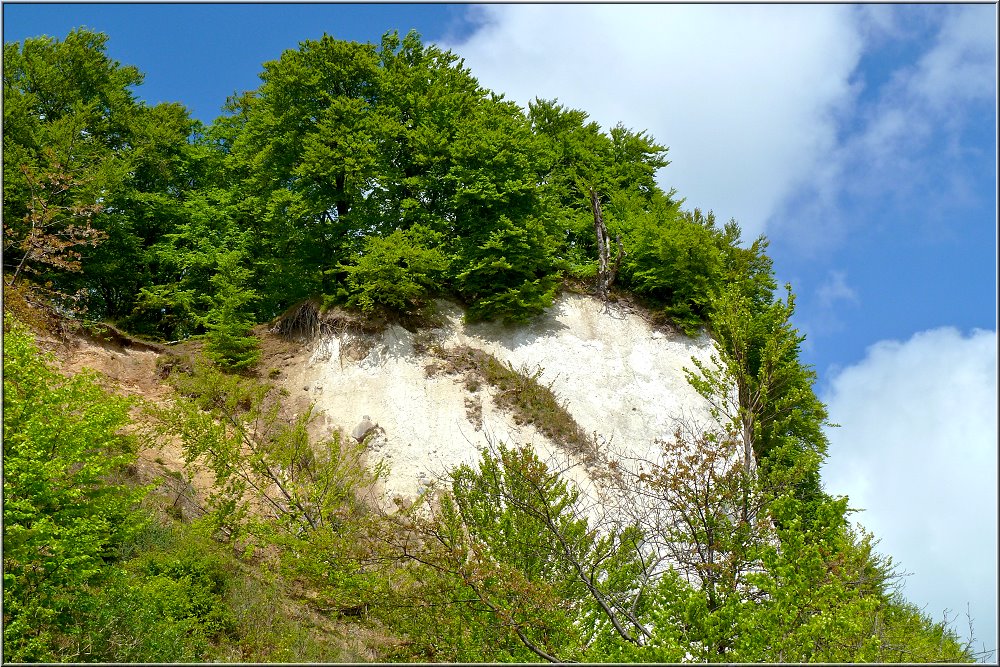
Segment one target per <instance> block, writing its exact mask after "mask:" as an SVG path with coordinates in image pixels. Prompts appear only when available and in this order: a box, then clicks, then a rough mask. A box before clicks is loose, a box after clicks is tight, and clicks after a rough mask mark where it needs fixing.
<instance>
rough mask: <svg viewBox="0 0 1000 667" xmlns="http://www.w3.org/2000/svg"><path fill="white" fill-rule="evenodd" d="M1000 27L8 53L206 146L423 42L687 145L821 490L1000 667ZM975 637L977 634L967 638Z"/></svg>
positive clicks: (298, 23)
mask: <svg viewBox="0 0 1000 667" xmlns="http://www.w3.org/2000/svg"><path fill="white" fill-rule="evenodd" d="M996 12H997V9H996V6H995V5H992V4H986V5H951V6H948V5H799V6H788V5H764V6H743V5H729V6H712V5H653V6H649V5H644V6H636V5H629V6H624V5H620V6H609V5H568V6H566V5H563V6H547V5H488V6H479V7H475V6H466V5H412V4H404V5H388V4H385V5H330V4H298V5H290V4H281V5H278V4H265V5H261V4H256V5H238V4H231V5H204V4H201V5H185V4H172V5H93V4H88V5H82V4H73V5H55V4H44V5H43V4H35V5H27V4H24V5H22V4H11V3H7V4H4V6H3V18H4V41H5V42H8V41H19V40H22V39H24V38H25V37H30V36H37V35H40V34H49V35H52V36H55V37H60V38H61V37H64V36H65V34H66V33H67V32H68V30H69V29H71V28H73V27H77V26H81V25H85V26H87V27H90V28H93V29H96V30H100V31H103V32H106V33H107V34H108V35H109V36H110V41H109V53H110V54H111V56H112V57H114V58H116V59H118V60H119V61H121V62H122V63H125V64H132V65H136V66H138V67H139V68H140V69H141V70H142V71H144V72H145V73H146V81H145V83H144V84H143V85H142V86H141V87H140V88H139V90H138V91H137V92H138V95H139V96H140V97H141V98H142V99H144V100H146V101H147V102H149V103H157V102H161V101H178V102H182V103H183V104H185V105H186V106H187V107H188V108H189V109H191V111H192V114H193V115H194V116H196V117H197V118H199V119H201V120H203V121H204V122H206V123H208V122H211V121H212V120H213V119H214V118H215V117H216V116H217V115H219V114H220V113H221V106H222V104H223V103H224V102H225V99H226V97H227V96H228V95H230V94H232V93H233V92H236V91H242V90H246V89H250V88H254V87H256V86H257V84H258V78H257V74H258V73H259V72H260V71H261V64H262V63H263V62H264V61H266V60H271V59H275V58H277V57H278V56H280V54H281V52H282V51H283V50H284V49H288V48H295V47H296V46H297V44H298V42H299V41H301V40H303V39H310V38H318V37H319V36H321V35H322V34H323V33H324V32H327V33H329V34H331V35H334V36H335V37H338V38H342V39H353V40H359V41H378V39H379V38H380V36H381V35H382V33H384V32H385V31H388V30H393V29H398V30H399V31H400V33H405V32H406V31H408V30H409V29H411V28H415V29H417V30H418V31H419V32H420V33H421V34H422V35H423V37H424V39H425V40H426V41H434V42H437V43H439V44H441V45H443V46H446V47H448V48H451V49H453V50H454V51H455V52H456V53H458V54H459V55H461V56H462V57H464V58H465V59H466V64H467V65H468V66H469V67H470V68H471V69H472V72H473V74H474V75H476V76H477V77H478V78H479V79H480V81H481V83H482V84H483V85H484V86H486V87H488V88H491V89H493V90H496V91H498V92H503V93H505V94H506V95H507V96H508V97H509V98H510V99H513V100H515V101H517V102H519V103H521V104H526V103H527V101H528V100H529V99H531V98H533V97H535V96H538V97H543V98H553V97H556V98H559V100H560V101H561V102H563V103H564V104H567V105H569V106H571V107H576V108H581V109H583V110H585V111H588V112H589V113H590V114H591V116H592V118H594V119H595V120H597V121H598V122H600V123H601V124H602V125H604V126H605V127H609V126H611V125H613V124H614V123H616V122H618V121H622V122H624V123H625V124H626V125H628V126H630V127H633V128H635V129H646V130H649V131H650V132H651V134H652V135H653V136H654V137H655V138H656V139H658V140H659V141H660V142H661V143H664V144H666V145H668V146H669V147H670V154H669V157H670V159H671V160H672V163H671V164H670V165H669V166H668V167H667V168H665V169H664V170H662V172H661V174H660V181H661V184H662V185H663V186H664V187H667V188H669V187H676V188H677V191H678V194H679V195H681V196H683V197H686V198H687V204H688V207H689V208H694V207H695V206H697V207H700V208H702V209H706V210H707V209H713V210H714V211H715V212H716V215H717V217H719V218H720V219H721V220H723V221H724V220H728V219H729V218H731V217H732V218H736V219H737V220H738V221H739V222H740V224H741V225H742V226H743V228H744V230H745V233H744V236H745V237H746V238H748V239H751V238H753V237H754V236H756V235H757V234H759V233H765V234H766V235H767V236H768V238H769V239H770V241H771V246H770V254H771V255H772V257H773V258H774V261H775V267H776V271H777V274H778V278H779V280H780V281H782V282H784V281H790V282H791V283H792V288H793V290H794V292H795V293H796V295H797V306H798V312H797V315H796V324H797V326H799V328H800V329H801V330H802V332H803V333H805V334H806V336H807V339H806V343H805V345H804V350H803V356H804V359H805V361H806V362H807V363H810V364H812V365H814V367H815V368H816V371H817V373H818V375H819V382H818V385H817V391H818V393H819V394H820V396H821V398H823V400H824V401H826V402H827V403H828V405H829V407H830V417H831V420H832V421H833V422H836V423H838V424H840V425H841V427H840V428H837V429H831V430H830V431H829V434H830V439H831V446H830V457H829V461H828V463H827V465H826V467H825V469H824V479H825V483H826V485H827V488H828V490H829V491H830V492H831V493H844V494H848V495H850V497H851V499H852V501H853V502H852V504H853V505H855V506H859V507H864V508H866V511H865V512H864V513H862V514H859V515H857V516H858V519H859V520H860V521H861V522H862V523H863V524H865V525H866V526H868V527H869V528H872V529H873V530H874V531H875V533H876V535H877V536H879V537H881V538H882V540H883V541H882V544H881V547H882V549H883V550H884V551H886V552H888V553H890V554H891V555H893V556H894V557H895V559H896V560H897V561H898V562H899V563H900V564H901V565H902V567H903V569H905V570H906V571H908V572H912V573H913V574H912V576H910V577H908V579H907V583H906V589H905V590H906V593H907V595H908V597H909V598H910V599H911V600H912V601H913V602H915V603H917V604H918V605H921V606H924V605H926V608H927V611H928V613H930V614H932V615H933V616H935V617H936V618H940V617H941V614H942V612H943V610H944V609H946V608H947V609H950V610H951V612H952V614H953V615H954V614H956V613H959V614H964V613H965V611H966V605H967V603H968V605H969V607H970V610H971V613H972V616H974V617H975V619H976V623H975V629H976V635H977V637H978V639H979V640H980V642H978V643H977V646H978V644H979V643H984V644H985V645H986V646H987V647H988V648H995V647H996V605H997V595H996V587H997V579H996V571H997V514H996V511H997V510H996V507H997V407H996V406H997V386H996V377H997V371H996V368H997V364H996V357H997V354H996V329H997V325H996V318H997V308H996V304H997V283H996V279H997V278H996V277H997V272H996V271H997V263H996V262H997V195H996V179H997V172H996V169H997V138H996V123H997V116H996V112H997V87H996V86H997V84H996V81H997V79H996V76H997V72H996V58H997V51H996V48H997V46H996V45H997V37H996V22H997V16H996ZM966 627H967V626H966V624H965V622H964V621H963V622H962V623H960V624H959V625H958V629H959V630H961V631H963V632H964V630H965V628H966Z"/></svg>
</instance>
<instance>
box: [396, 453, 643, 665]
mask: <svg viewBox="0 0 1000 667" xmlns="http://www.w3.org/2000/svg"><path fill="white" fill-rule="evenodd" d="M450 484H451V488H450V492H448V493H444V494H443V495H441V496H440V497H439V498H437V499H435V500H434V501H431V502H430V503H429V504H427V505H418V506H416V507H415V508H414V509H411V511H410V513H409V514H407V515H405V518H408V519H409V522H404V523H403V525H402V528H403V530H401V531H399V532H398V533H397V538H396V539H398V540H399V543H398V544H396V545H395V547H396V549H397V551H398V552H399V553H402V554H403V555H404V556H407V557H409V558H412V559H413V560H414V561H416V562H418V563H420V564H421V565H422V566H425V567H427V568H429V569H430V571H432V572H436V573H437V574H436V576H434V578H433V581H434V586H432V587H430V588H429V590H430V592H431V593H432V597H431V599H430V600H428V601H427V602H426V603H425V604H423V605H417V606H418V608H419V609H420V617H419V618H420V619H421V620H418V621H417V623H418V624H419V627H420V628H427V627H436V628H442V630H443V631H444V632H443V633H442V634H441V635H439V636H438V637H436V638H433V639H431V641H434V640H435V639H436V640H437V641H439V642H440V641H453V642H455V643H456V644H457V645H458V646H460V647H467V648H466V652H462V653H455V654H446V655H445V656H441V657H442V658H444V659H453V660H479V661H482V660H511V659H513V660H537V659H538V658H541V659H543V660H547V661H552V662H557V661H565V660H574V659H580V658H586V657H589V656H591V655H601V654H600V653H596V654H595V653H591V652H588V651H590V650H591V648H593V647H594V646H596V645H598V644H600V643H601V642H605V643H607V642H611V643H616V642H617V643H622V642H625V643H631V644H635V645H641V644H642V643H643V641H644V639H645V636H646V635H647V634H648V630H646V628H645V627H644V626H643V625H642V624H641V622H640V621H639V618H638V616H637V611H636V610H637V608H639V607H640V605H641V600H640V598H641V596H642V586H641V585H640V586H638V588H637V587H636V583H637V582H638V581H640V580H641V579H642V577H643V576H645V570H644V567H643V566H644V563H643V562H642V559H641V556H640V554H639V549H638V544H639V541H640V536H639V534H638V533H637V532H636V531H635V530H634V529H625V530H618V531H612V532H610V533H609V532H604V531H601V530H598V529H596V528H594V527H592V526H591V525H590V524H589V519H588V510H587V508H586V506H585V503H584V502H583V499H582V498H581V496H580V493H579V491H578V490H576V489H575V488H573V486H572V485H571V484H570V483H569V482H568V481H567V480H566V479H565V478H564V477H563V476H562V475H561V474H560V472H558V471H557V470H553V469H551V468H550V467H549V466H548V465H547V464H546V463H545V462H543V461H541V460H540V459H539V458H538V457H537V455H536V454H535V453H534V452H533V451H532V450H531V449H530V448H529V447H518V448H507V447H505V446H503V445H500V446H497V447H495V448H492V449H491V450H490V451H486V452H484V453H483V455H482V458H481V460H480V462H479V464H478V466H477V467H476V468H472V467H470V466H460V467H458V468H456V469H455V470H453V471H452V473H451V476H450ZM428 510H429V512H430V514H428V513H427V511H428ZM422 571H423V570H420V571H419V572H422ZM416 576H417V577H418V578H423V575H421V574H419V573H418V574H417V575H416ZM417 590H418V591H421V592H422V591H424V590H426V589H425V587H423V586H421V587H418V589H417ZM442 597H444V598H445V599H447V598H449V597H450V598H451V599H453V600H454V599H457V600H462V601H464V602H465V604H463V605H461V606H457V608H456V607H454V606H453V607H447V606H443V607H438V606H437V600H439V599H441V598H442ZM453 619H454V620H453ZM455 623H458V624H460V625H461V627H463V628H466V633H465V634H458V633H456V630H455V627H454V626H455Z"/></svg>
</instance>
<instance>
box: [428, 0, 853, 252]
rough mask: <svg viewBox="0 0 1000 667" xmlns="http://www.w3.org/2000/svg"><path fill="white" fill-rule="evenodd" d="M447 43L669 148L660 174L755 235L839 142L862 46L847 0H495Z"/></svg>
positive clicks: (490, 73) (470, 60)
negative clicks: (642, 0) (674, 1)
mask: <svg viewBox="0 0 1000 667" xmlns="http://www.w3.org/2000/svg"><path fill="white" fill-rule="evenodd" d="M478 11H480V12H481V14H480V15H479V18H480V19H481V22H482V25H481V27H480V29H479V30H478V31H476V32H475V33H474V34H473V35H472V36H471V37H470V38H469V39H467V40H466V41H465V42H463V43H459V44H452V45H447V46H448V47H449V48H452V49H453V50H454V51H455V52H456V53H458V54H459V55H461V56H462V57H464V58H465V60H466V64H467V65H468V66H469V67H470V68H471V69H472V71H473V73H474V74H475V76H476V77H478V78H479V80H480V82H481V83H482V84H483V85H484V86H486V87H488V88H490V89H493V90H495V91H498V92H503V93H506V94H507V97H508V98H510V99H513V100H515V101H517V102H518V103H520V104H522V105H526V104H527V103H528V101H529V100H531V99H534V98H535V97H541V98H558V99H559V100H560V102H561V103H563V104H564V105H567V106H570V107H573V108H579V109H583V110H584V111H587V112H588V113H590V115H591V117H592V118H593V119H594V120H596V121H598V122H599V123H601V125H602V126H604V127H605V128H607V127H610V126H612V125H614V124H615V123H617V122H619V121H621V122H623V123H624V124H625V125H627V126H629V127H631V128H633V129H645V130H649V131H650V133H651V134H652V135H653V136H654V137H655V138H656V139H657V140H658V141H660V142H661V143H663V144H666V145H668V146H669V147H670V152H669V154H668V158H669V159H670V160H671V161H672V164H671V165H670V166H668V167H667V168H666V169H665V170H663V171H662V172H661V185H663V186H664V187H665V188H670V187H676V188H677V190H678V194H679V195H680V196H682V197H686V198H687V207H688V208H694V207H700V208H702V209H706V210H707V209H713V210H714V211H715V212H716V216H717V217H718V218H719V219H720V220H722V221H725V220H728V219H729V218H731V217H735V218H736V219H737V220H739V222H740V223H741V225H742V227H743V228H744V232H745V233H744V237H745V238H747V239H751V238H753V237H754V236H756V235H757V234H758V233H760V232H762V231H764V226H765V222H766V220H767V219H768V217H769V216H770V215H771V214H772V213H773V212H774V211H775V209H776V208H777V207H778V205H779V204H780V203H781V201H782V200H783V199H784V198H785V197H786V196H787V195H788V194H789V193H790V192H791V191H792V190H793V189H794V188H795V186H796V185H798V184H800V183H801V182H802V181H803V179H805V178H807V177H808V175H809V174H810V173H811V172H812V171H813V170H814V169H815V168H817V166H818V165H819V164H820V162H821V161H822V158H823V156H824V155H825V154H826V153H828V152H829V151H830V150H832V148H833V147H834V145H835V140H836V137H835V132H836V124H835V116H836V114H837V113H838V111H840V110H841V109H842V108H843V107H844V105H847V104H849V103H850V101H851V99H852V94H853V91H852V89H851V87H850V85H849V83H848V80H849V77H850V75H851V72H852V71H853V69H854V67H855V65H856V64H857V62H858V59H859V57H860V53H861V42H860V39H859V37H858V34H857V29H856V24H855V22H854V21H853V20H852V13H851V11H850V8H849V7H844V6H828V5H809V6H779V5H764V6H742V5H741V6H725V7H722V6H711V5H603V6H602V5H571V6H565V5H562V6H560V5H520V4H519V5H490V6H487V7H484V8H481V9H479V10H478Z"/></svg>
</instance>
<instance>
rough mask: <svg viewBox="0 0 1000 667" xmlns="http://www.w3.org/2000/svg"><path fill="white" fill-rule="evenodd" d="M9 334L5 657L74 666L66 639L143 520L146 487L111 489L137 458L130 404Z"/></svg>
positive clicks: (18, 330) (7, 324)
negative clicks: (59, 368)
mask: <svg viewBox="0 0 1000 667" xmlns="http://www.w3.org/2000/svg"><path fill="white" fill-rule="evenodd" d="M4 329H5V336H4V346H3V355H4V378H3V464H4V469H3V492H4V506H3V564H4V573H3V584H4V585H3V605H4V640H3V644H4V645H3V648H4V656H5V657H6V658H7V659H8V660H13V661H35V660H43V661H45V660H63V659H74V658H75V656H74V655H73V651H74V649H73V648H72V647H68V646H67V645H66V644H65V642H64V641H63V640H64V638H65V636H66V633H67V632H68V631H69V629H70V628H71V627H72V626H73V624H74V623H75V622H76V619H78V618H79V616H80V615H81V614H83V613H85V612H86V608H85V607H86V604H85V603H86V600H87V598H88V596H89V594H88V591H89V590H90V587H91V586H93V585H99V584H100V582H101V581H102V579H103V578H104V577H105V575H106V573H107V567H106V566H107V563H108V562H109V561H110V560H111V559H113V558H114V556H115V554H116V550H117V548H118V546H119V545H121V544H122V543H123V542H124V541H126V540H127V539H128V538H129V536H131V535H133V534H135V533H136V532H137V531H138V530H139V529H140V528H141V526H142V524H143V522H144V516H143V515H142V514H141V513H140V512H139V511H138V504H139V501H140V499H141V497H142V496H143V495H144V494H145V492H146V489H143V488H138V489H137V488H129V487H127V486H124V485H119V484H115V483H113V482H110V481H109V479H112V478H113V476H114V474H115V473H116V472H117V471H120V470H121V469H122V468H123V467H124V466H125V465H127V464H129V463H131V462H133V461H134V460H135V443H134V441H133V439H132V438H130V437H128V436H124V435H121V432H122V428H123V427H124V426H125V425H126V424H128V422H129V416H128V411H129V402H128V401H126V400H125V399H122V398H119V397H116V396H112V395H109V394H107V393H106V392H105V391H104V390H102V389H101V387H100V386H99V384H98V381H97V379H96V377H95V375H94V374H92V373H81V374H78V375H76V376H74V377H71V378H65V377H63V376H62V375H60V374H59V373H57V372H56V371H55V369H54V367H53V365H52V363H51V361H50V360H49V359H48V358H47V357H45V356H43V355H42V354H40V353H39V351H38V349H37V347H36V346H35V344H34V342H33V340H32V339H31V336H30V335H29V334H28V332H27V331H26V330H25V329H24V328H22V327H21V326H20V325H19V324H17V323H16V322H15V321H14V320H13V319H12V318H8V317H5V319H4Z"/></svg>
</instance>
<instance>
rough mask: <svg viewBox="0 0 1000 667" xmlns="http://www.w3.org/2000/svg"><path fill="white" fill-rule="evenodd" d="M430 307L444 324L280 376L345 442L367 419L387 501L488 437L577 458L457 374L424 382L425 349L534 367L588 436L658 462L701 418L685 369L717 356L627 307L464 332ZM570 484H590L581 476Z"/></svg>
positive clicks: (701, 341)
mask: <svg viewBox="0 0 1000 667" xmlns="http://www.w3.org/2000/svg"><path fill="white" fill-rule="evenodd" d="M438 309H439V314H440V315H441V321H442V322H443V325H442V326H440V327H438V328H435V329H430V330H424V331H420V332H418V333H417V334H414V333H411V332H409V331H407V330H406V329H404V328H402V327H400V326H391V327H389V328H388V329H386V330H385V331H384V332H383V333H381V334H379V335H375V336H371V335H369V336H368V340H365V341H361V342H362V343H363V345H360V349H362V350H363V351H364V354H363V356H362V355H361V354H357V353H356V350H357V349H359V345H358V343H359V341H358V340H357V338H358V337H364V336H365V334H342V335H339V336H337V335H330V336H325V337H320V338H319V339H317V340H315V341H313V343H312V344H311V346H312V347H311V348H310V358H309V362H308V363H307V364H304V365H300V366H298V367H296V369H295V370H294V371H293V372H292V374H290V375H289V376H287V377H286V378H285V385H286V388H287V389H288V390H289V391H290V392H294V393H296V394H297V395H298V396H303V397H306V396H307V397H308V398H309V399H310V400H311V401H313V402H314V403H315V406H316V408H317V411H318V413H319V414H320V415H321V426H322V427H324V428H341V429H344V430H345V431H346V432H347V433H348V434H350V433H351V432H352V429H358V428H359V427H360V426H361V424H362V423H363V420H364V419H365V418H368V419H369V420H370V421H371V422H372V423H374V424H376V425H377V426H378V427H379V428H380V429H381V431H383V432H384V435H383V434H382V433H377V436H378V437H375V438H371V439H370V440H369V442H370V443H371V445H372V450H371V451H370V453H369V458H370V459H371V460H377V459H380V458H381V459H384V460H385V461H386V462H387V463H388V465H389V467H390V473H389V476H388V478H387V479H386V480H385V487H386V488H385V491H386V492H387V494H389V495H401V496H404V497H412V496H415V495H416V494H417V493H419V491H420V490H421V489H422V488H423V487H424V486H425V485H426V484H428V483H429V482H430V481H431V480H433V479H435V478H437V477H439V476H440V475H441V474H442V473H444V472H445V471H446V470H447V469H448V468H450V467H452V466H455V465H459V464H461V463H474V462H475V461H476V460H477V458H478V456H479V449H480V448H481V447H483V446H484V445H486V444H487V440H488V438H491V439H492V440H493V441H494V442H498V441H499V442H505V443H508V444H531V445H533V446H534V447H535V449H536V451H538V453H539V454H540V455H541V456H542V457H543V458H553V459H558V460H563V461H566V460H570V461H572V458H573V457H572V455H571V454H569V453H566V452H563V451H561V450H560V448H559V447H558V446H557V445H555V444H553V443H552V442H551V441H549V440H548V438H546V437H545V436H544V435H542V434H541V433H540V432H539V431H537V430H536V429H535V428H534V427H532V426H530V425H527V424H521V425H518V424H516V423H515V421H514V419H513V418H512V416H511V415H509V414H506V413H505V412H503V411H501V410H499V409H498V408H497V407H496V406H495V405H494V404H493V401H492V400H491V392H492V388H491V387H489V386H486V385H484V386H482V387H481V388H478V389H477V390H476V391H474V392H470V390H469V389H468V388H467V387H466V386H465V385H464V384H463V380H462V378H461V376H459V375H449V374H445V373H437V374H428V372H427V370H426V369H427V366H428V365H430V364H432V363H434V361H435V359H436V358H435V357H434V356H433V355H432V354H431V353H430V352H429V351H427V348H428V345H429V344H436V345H438V346H440V347H442V348H444V349H448V348H451V347H454V346H459V345H465V346H469V347H473V348H477V349H481V350H484V351H486V352H488V353H490V354H492V355H493V356H494V357H496V358H497V359H499V360H501V361H502V362H505V363H510V364H511V365H512V366H513V367H514V368H515V369H525V370H526V371H527V372H528V373H531V372H534V371H535V370H537V369H539V368H540V369H541V375H540V377H539V381H540V382H541V383H543V384H545V385H550V386H551V388H552V390H553V391H554V392H555V394H556V396H557V397H558V399H559V401H560V402H561V403H562V404H563V406H564V407H565V408H566V409H567V411H568V412H569V413H570V414H571V415H572V416H573V418H574V419H575V420H576V422H577V423H578V424H579V425H580V426H581V427H582V428H583V429H584V430H585V431H586V432H587V433H594V434H596V436H597V442H602V443H608V442H610V443H611V444H612V445H613V446H614V447H616V448H617V449H621V450H624V451H627V452H630V453H632V454H634V455H637V456H643V457H652V458H655V452H656V451H658V450H657V448H656V446H655V444H654V441H655V440H656V439H658V438H668V437H670V436H671V434H672V433H673V431H674V423H675V419H677V418H680V417H695V418H698V419H704V418H706V416H707V406H706V403H705V400H704V399H703V398H702V397H701V396H700V395H698V394H697V392H695V391H694V389H693V388H692V387H691V386H690V385H689V384H688V382H687V379H686V378H685V375H684V371H683V369H684V368H685V367H687V368H692V369H693V368H694V365H693V364H692V362H691V358H692V357H695V358H698V359H701V360H703V361H705V362H708V361H709V359H710V356H711V354H712V352H713V350H714V346H713V342H712V340H711V339H710V338H709V337H708V336H707V335H705V334H702V335H701V336H700V337H698V338H689V337H686V336H684V335H682V334H676V333H671V332H668V331H663V330H660V329H657V328H656V327H654V326H652V325H651V324H650V323H649V322H648V321H647V320H646V319H645V318H643V317H642V315H641V314H640V313H638V312H636V311H635V310H633V309H631V308H628V307H626V306H621V305H617V304H614V303H611V304H604V303H603V302H601V301H599V300H597V299H595V298H592V297H588V296H583V295H578V294H566V295H563V296H561V297H559V298H558V299H557V301H556V303H555V304H554V305H553V307H552V308H550V309H549V310H548V311H547V312H546V313H544V314H543V315H542V316H540V317H538V318H536V319H534V320H533V321H532V322H531V323H530V324H527V325H521V326H508V325H503V324H499V323H479V324H465V323H463V321H462V311H461V309H459V308H458V307H457V306H455V305H454V304H450V303H448V302H443V301H442V302H438ZM345 351H348V352H352V353H350V354H347V353H345ZM358 357H361V358H358ZM470 406H473V407H474V408H476V410H474V412H475V413H476V414H477V415H478V410H479V409H481V422H480V423H474V422H478V421H479V417H478V416H477V418H476V419H475V420H474V419H473V418H472V417H471V416H470V410H469V407H470ZM356 424H357V425H358V426H357V427H356V426H355V425H356ZM368 428H370V424H365V428H364V429H360V430H364V431H365V432H367V430H368ZM573 476H574V477H576V478H577V481H579V482H583V483H585V481H586V480H585V472H583V468H582V467H578V468H577V469H576V472H575V474H574V475H573Z"/></svg>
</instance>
